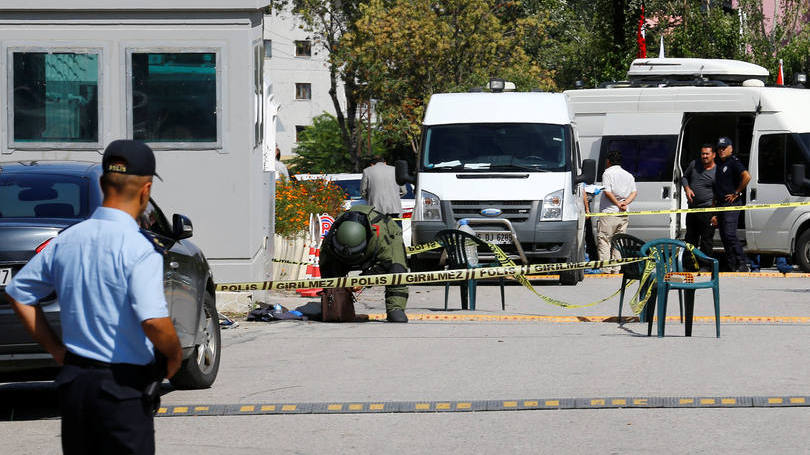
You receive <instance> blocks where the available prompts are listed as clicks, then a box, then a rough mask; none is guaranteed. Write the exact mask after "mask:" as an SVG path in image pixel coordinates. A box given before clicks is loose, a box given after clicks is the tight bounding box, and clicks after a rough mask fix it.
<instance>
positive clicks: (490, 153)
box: [421, 123, 570, 172]
mask: <svg viewBox="0 0 810 455" xmlns="http://www.w3.org/2000/svg"><path fill="white" fill-rule="evenodd" d="M569 140H570V138H569V134H568V130H567V128H566V127H565V126H564V125H552V124H542V123H474V124H460V125H436V126H431V127H428V128H427V131H426V133H425V145H424V149H423V152H422V161H421V165H422V170H424V171H442V170H452V171H458V170H464V171H471V172H474V171H493V170H501V171H503V170H522V171H532V172H542V171H566V170H568V168H569V165H568V160H567V159H566V158H567V153H566V151H567V150H569Z"/></svg>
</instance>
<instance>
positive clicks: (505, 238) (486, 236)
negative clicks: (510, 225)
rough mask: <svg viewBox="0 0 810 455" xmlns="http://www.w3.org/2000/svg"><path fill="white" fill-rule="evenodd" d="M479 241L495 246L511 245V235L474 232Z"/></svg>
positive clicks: (506, 233) (507, 233)
mask: <svg viewBox="0 0 810 455" xmlns="http://www.w3.org/2000/svg"><path fill="white" fill-rule="evenodd" d="M475 235H477V236H478V238H479V239H481V240H483V241H485V242H487V243H494V244H496V245H504V244H511V243H512V234H511V233H509V232H476V233H475Z"/></svg>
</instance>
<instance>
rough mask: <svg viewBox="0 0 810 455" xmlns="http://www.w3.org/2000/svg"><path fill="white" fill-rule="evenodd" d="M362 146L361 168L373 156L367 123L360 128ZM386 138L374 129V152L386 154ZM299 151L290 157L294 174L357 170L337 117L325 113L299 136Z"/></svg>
mask: <svg viewBox="0 0 810 455" xmlns="http://www.w3.org/2000/svg"><path fill="white" fill-rule="evenodd" d="M358 129H359V133H360V138H361V141H359V142H360V143H361V147H362V148H364V149H365V151H366V153H365V155H361V156H360V165H361V167H362V166H363V165H364V164H365V163H366V162H368V161H370V159H371V156H370V155H369V154H368V153H367V151H368V150H367V149H368V145H367V144H368V143H367V141H368V128H367V127H366V125H362V126H360V127H358ZM385 141H386V138H385V137H384V136H383V135H382V134H380V133H379V132H378V131H375V130H372V136H371V145H372V150H373V152H374V155H378V156H383V157H387V156H388V147H387V146H386V144H385ZM295 153H297V154H298V156H296V157H295V158H293V159H291V160H290V165H291V168H292V173H296V174H338V173H344V172H354V165H353V162H352V159H351V156H350V154H349V152H347V151H346V149H345V147H343V142H342V140H341V133H340V127H339V126H338V122H337V119H336V118H335V116H333V115H331V114H328V113H323V114H321V115H319V116H317V117H315V118H313V119H312V126H309V127H307V128H306V129H305V130H304V131H302V132H301V133H299V135H298V146H297V147H296V149H295Z"/></svg>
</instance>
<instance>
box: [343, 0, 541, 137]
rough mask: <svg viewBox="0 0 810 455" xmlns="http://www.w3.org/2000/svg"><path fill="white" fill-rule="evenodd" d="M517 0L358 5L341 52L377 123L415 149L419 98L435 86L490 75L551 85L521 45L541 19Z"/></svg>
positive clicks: (477, 81) (399, 0)
mask: <svg viewBox="0 0 810 455" xmlns="http://www.w3.org/2000/svg"><path fill="white" fill-rule="evenodd" d="M519 5H520V4H519V3H518V2H506V3H500V2H496V1H495V0H438V1H435V2H425V1H422V0H390V1H383V0H371V1H369V2H368V3H367V4H364V5H361V6H360V12H361V16H360V19H359V20H358V22H357V23H356V30H355V31H353V32H351V33H348V34H347V35H346V36H345V38H346V45H347V46H348V48H350V49H351V52H347V53H346V54H345V55H344V58H346V59H347V62H348V64H350V65H352V66H354V67H356V68H358V73H359V75H360V76H361V78H362V80H364V81H366V82H367V86H366V89H365V90H366V93H367V96H369V97H372V98H375V99H377V100H378V105H377V106H378V111H377V115H378V119H379V121H380V126H381V128H383V129H384V130H385V131H386V132H387V134H389V137H391V138H395V139H397V140H400V141H407V143H409V144H410V145H411V147H412V148H413V149H414V151H415V149H416V142H417V140H418V138H419V134H420V127H419V124H420V122H421V120H422V117H423V115H424V108H425V104H426V102H427V100H428V98H429V97H430V95H431V94H433V93H440V92H455V91H465V90H467V89H468V88H470V87H472V86H483V85H485V84H486V83H487V81H488V80H489V78H490V77H503V78H506V79H509V80H512V81H513V82H515V83H516V85H517V86H518V89H520V90H528V89H531V88H535V87H537V88H543V89H553V88H556V87H555V85H554V82H553V80H552V79H551V74H550V73H548V72H547V71H544V70H543V69H541V68H540V67H539V66H538V65H536V64H535V63H534V62H533V61H531V59H530V58H529V56H528V55H527V54H526V52H525V51H524V49H523V47H522V43H523V41H524V39H527V38H528V37H533V36H535V35H538V34H542V33H543V27H544V26H545V25H544V21H543V20H538V19H537V18H534V17H528V16H525V15H521V14H518V11H517V9H516V8H517V6H519Z"/></svg>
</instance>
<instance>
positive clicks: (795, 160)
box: [565, 58, 810, 271]
mask: <svg viewBox="0 0 810 455" xmlns="http://www.w3.org/2000/svg"><path fill="white" fill-rule="evenodd" d="M767 76H768V71H767V70H766V69H765V68H762V67H760V66H757V65H753V64H750V63H745V62H739V61H733V60H710V59H677V58H663V59H661V58H658V59H637V60H635V61H634V62H633V64H632V66H631V68H630V71H629V72H628V79H629V80H628V81H625V82H619V83H611V84H605V86H604V88H598V89H584V90H569V91H566V92H565V94H566V96H567V97H568V99H569V103H570V105H571V108H572V110H573V111H574V118H575V119H576V123H577V127H578V131H579V140H580V146H581V147H582V154H583V157H588V158H594V159H597V162H598V163H599V166H598V174H597V181H599V180H601V175H602V172H603V171H604V160H605V154H606V153H607V152H608V151H609V150H612V149H614V148H615V149H619V150H620V151H621V152H622V167H623V168H625V169H626V170H628V171H629V172H631V173H632V174H633V175H635V177H636V185H637V187H638V196H637V197H636V200H635V201H634V202H633V205H632V210H633V211H642V210H660V209H674V208H685V207H686V206H687V203H686V197H685V194H683V190H682V188H681V185H680V179H681V173H682V170H683V169H685V168H686V166H687V165H688V164H689V162H690V161H692V160H694V159H695V158H696V157H697V155H698V152H699V150H700V146H701V145H702V144H704V143H708V144H712V145H714V144H716V142H717V139H718V138H719V137H721V136H727V137H729V138H731V139H732V141H733V143H734V153H735V154H736V155H737V157H738V158H740V160H741V161H742V162H743V164H745V165H746V167H747V168H748V171H749V172H750V173H751V183H749V184H748V188H747V189H746V192H745V194H744V198H745V202H746V203H747V204H767V203H776V202H795V201H806V200H808V199H807V197H808V196H810V187H809V186H808V185H807V184H806V183H807V182H806V181H805V179H802V181H801V182H799V181H795V182H794V178H793V177H792V172H794V171H798V172H801V174H805V173H806V172H807V171H808V169H810V120H808V119H810V90H807V89H804V88H799V87H765V86H764V80H765V79H766V78H767ZM794 168H795V169H794ZM808 175H810V174H808ZM796 179H798V177H797V178H796ZM741 217H742V220H741V223H740V233H739V234H740V235H739V238H740V240H741V241H742V242H743V244H744V248H745V250H746V252H748V253H761V254H765V255H794V256H795V258H796V261H797V263H798V264H799V265H800V266H801V268H802V269H803V270H805V271H810V230H808V228H810V207H795V208H783V209H775V210H749V211H745V212H743V215H741ZM743 231H744V232H743ZM629 233H630V234H633V235H636V236H638V237H640V238H642V239H644V240H650V239H654V238H660V237H669V238H683V236H684V235H685V233H686V226H685V215H683V214H680V215H650V216H646V215H640V216H633V217H632V218H631V219H630V226H629Z"/></svg>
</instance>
